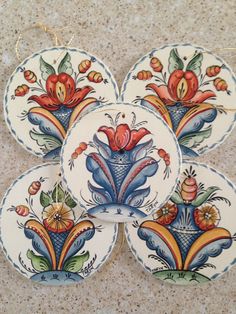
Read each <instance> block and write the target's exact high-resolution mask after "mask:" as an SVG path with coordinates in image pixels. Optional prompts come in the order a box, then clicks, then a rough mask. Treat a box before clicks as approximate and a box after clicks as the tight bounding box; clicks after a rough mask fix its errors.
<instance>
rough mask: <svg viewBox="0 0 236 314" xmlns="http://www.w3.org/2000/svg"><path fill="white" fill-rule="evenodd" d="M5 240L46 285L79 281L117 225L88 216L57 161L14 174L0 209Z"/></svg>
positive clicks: (13, 258) (15, 261) (99, 260)
mask: <svg viewBox="0 0 236 314" xmlns="http://www.w3.org/2000/svg"><path fill="white" fill-rule="evenodd" d="M0 223H1V237H0V239H1V245H2V248H3V251H4V253H5V255H6V257H7V258H8V260H9V261H10V262H11V264H12V265H13V266H14V267H15V269H16V270H18V271H19V272H20V273H22V274H23V275H24V276H25V277H27V278H29V279H31V280H33V281H35V282H38V283H42V284H45V285H67V284H71V283H75V282H80V281H82V280H84V279H85V278H87V277H89V276H90V275H92V274H93V273H95V272H96V271H97V270H98V269H99V268H100V267H101V266H102V265H103V264H104V263H105V262H106V260H107V259H108V257H109V255H110V253H111V252H112V249H113V247H114V245H115V241H116V236H117V230H118V228H117V225H116V224H115V223H105V222H103V221H100V220H98V219H95V218H93V217H91V216H88V215H87V214H85V213H84V212H83V210H82V209H81V208H80V207H79V206H78V205H77V203H76V202H75V201H74V200H73V198H72V197H71V195H70V194H69V193H68V191H67V190H66V189H65V188H64V186H63V184H62V182H61V175H60V169H59V164H58V163H55V162H54V163H52V162H51V163H44V164H42V165H39V166H36V167H34V168H32V169H30V170H28V171H26V172H25V173H24V174H22V175H21V176H20V177H19V178H18V179H16V180H15V181H14V182H13V184H12V185H11V187H10V188H9V189H8V191H7V192H6V194H5V196H4V198H3V200H2V204H1V211H0Z"/></svg>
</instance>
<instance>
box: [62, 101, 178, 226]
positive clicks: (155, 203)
mask: <svg viewBox="0 0 236 314" xmlns="http://www.w3.org/2000/svg"><path fill="white" fill-rule="evenodd" d="M180 164H181V154H180V149H179V146H178V142H177V140H176V137H175V136H174V133H173V132H172V130H171V129H170V128H169V127H168V126H167V124H166V123H165V122H164V121H163V120H162V119H161V118H160V117H159V116H158V115H157V114H156V113H155V112H153V111H152V110H149V109H147V108H145V107H141V106H138V105H134V104H124V103H118V104H108V105H105V106H101V107H97V108H96V109H94V110H93V111H90V112H89V113H88V114H84V115H83V116H81V117H80V118H79V119H78V121H77V122H76V123H75V124H74V126H73V127H72V129H71V130H70V131H69V132H68V135H67V138H66V140H65V142H64V145H63V148H62V155H61V165H62V176H63V178H64V181H65V183H66V185H67V188H68V190H69V191H70V193H71V194H72V195H73V197H74V198H75V199H76V200H77V201H78V202H79V203H80V206H81V207H83V208H84V209H85V210H87V211H88V213H89V214H90V215H94V216H96V217H99V218H100V219H103V220H108V221H117V222H122V221H133V220H135V219H138V218H142V217H145V216H146V215H148V214H151V213H152V211H153V209H155V208H156V207H160V206H161V205H162V204H163V203H165V201H166V200H167V199H168V198H169V197H170V195H171V193H172V191H173V189H174V188H175V185H176V184H177V180H178V176H179V171H180Z"/></svg>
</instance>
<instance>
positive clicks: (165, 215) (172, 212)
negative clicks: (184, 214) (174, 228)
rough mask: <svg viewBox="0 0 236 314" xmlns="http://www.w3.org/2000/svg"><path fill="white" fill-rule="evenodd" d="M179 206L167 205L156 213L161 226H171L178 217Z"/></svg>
mask: <svg viewBox="0 0 236 314" xmlns="http://www.w3.org/2000/svg"><path fill="white" fill-rule="evenodd" d="M177 212H178V209H177V206H176V205H175V204H171V203H167V204H166V205H165V206H164V207H162V208H161V209H159V210H158V211H157V212H156V217H155V216H154V219H156V222H158V223H159V224H161V225H169V224H170V223H172V221H173V220H174V219H175V218H176V216H177Z"/></svg>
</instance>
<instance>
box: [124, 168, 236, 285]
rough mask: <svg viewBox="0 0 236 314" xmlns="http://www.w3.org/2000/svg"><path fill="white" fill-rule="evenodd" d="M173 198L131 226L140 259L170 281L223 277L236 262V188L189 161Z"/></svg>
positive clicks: (131, 241) (131, 237) (133, 246)
mask: <svg viewBox="0 0 236 314" xmlns="http://www.w3.org/2000/svg"><path fill="white" fill-rule="evenodd" d="M182 169H183V173H182V175H181V176H180V180H179V182H178V185H177V187H176V189H175V192H174V193H173V194H172V196H171V198H170V200H169V201H168V202H167V203H166V204H165V205H164V206H163V207H162V208H160V209H159V210H157V211H156V212H155V213H154V214H153V215H152V216H150V217H149V218H148V219H143V220H139V221H136V222H134V223H133V224H126V237H127V240H128V243H129V246H130V248H131V250H132V252H133V253H134V255H135V256H136V258H137V260H138V261H139V262H141V264H142V265H143V266H144V267H145V268H146V270H148V271H149V272H151V273H152V274H153V275H154V276H156V277H157V278H159V279H162V280H164V281H166V282H169V283H175V284H195V283H202V282H207V281H210V280H213V279H216V278H218V277H219V276H220V275H221V274H223V273H224V272H226V271H227V270H229V269H230V267H231V266H232V265H233V264H235V262H236V258H235V246H236V244H235V235H236V222H235V219H234V218H235V206H234V204H235V201H236V188H235V186H234V185H233V184H232V183H231V182H230V181H229V180H228V179H227V178H225V177H224V176H223V175H222V174H221V173H219V172H217V171H216V170H215V169H213V168H210V167H208V166H206V165H204V164H200V163H194V162H185V163H183V168H182Z"/></svg>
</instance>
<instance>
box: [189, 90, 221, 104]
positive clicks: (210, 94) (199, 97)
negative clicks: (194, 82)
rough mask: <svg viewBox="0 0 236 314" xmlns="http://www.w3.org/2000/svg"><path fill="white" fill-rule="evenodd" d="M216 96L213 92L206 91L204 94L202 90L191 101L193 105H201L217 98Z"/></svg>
mask: <svg viewBox="0 0 236 314" xmlns="http://www.w3.org/2000/svg"><path fill="white" fill-rule="evenodd" d="M215 96H216V94H215V93H214V92H212V91H211V90H206V91H204V92H202V91H201V90H199V91H197V93H196V95H195V96H194V97H193V98H192V99H191V102H192V103H195V104H200V103H202V102H203V101H205V100H207V99H208V98H211V97H215Z"/></svg>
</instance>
